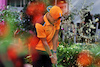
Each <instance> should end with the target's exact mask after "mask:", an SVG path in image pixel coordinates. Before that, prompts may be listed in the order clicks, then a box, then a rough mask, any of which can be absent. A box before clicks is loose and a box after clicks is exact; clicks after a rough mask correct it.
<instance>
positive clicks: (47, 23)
mask: <svg viewBox="0 0 100 67" xmlns="http://www.w3.org/2000/svg"><path fill="white" fill-rule="evenodd" d="M46 15H47V13H46V14H45V15H44V17H43V19H44V21H45V23H46V25H51V24H50V23H49V21H48V20H47V17H46Z"/></svg>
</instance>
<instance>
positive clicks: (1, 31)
mask: <svg viewBox="0 0 100 67" xmlns="http://www.w3.org/2000/svg"><path fill="white" fill-rule="evenodd" d="M8 30H9V26H8V25H7V24H6V23H5V22H0V37H5V36H6V35H7V34H8Z"/></svg>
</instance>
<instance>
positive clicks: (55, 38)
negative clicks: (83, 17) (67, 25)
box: [52, 30, 59, 64]
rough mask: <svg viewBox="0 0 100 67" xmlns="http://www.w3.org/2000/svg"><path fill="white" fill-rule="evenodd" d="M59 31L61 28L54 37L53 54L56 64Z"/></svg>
mask: <svg viewBox="0 0 100 67" xmlns="http://www.w3.org/2000/svg"><path fill="white" fill-rule="evenodd" d="M58 32H59V30H56V32H55V35H54V37H53V40H52V41H53V51H54V53H53V56H54V58H55V64H56V63H57V55H56V51H57V43H58Z"/></svg>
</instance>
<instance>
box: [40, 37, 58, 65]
mask: <svg viewBox="0 0 100 67" xmlns="http://www.w3.org/2000/svg"><path fill="white" fill-rule="evenodd" d="M40 39H41V41H42V43H43V46H44V48H45V50H46V52H47V53H48V55H49V56H52V55H53V54H52V52H51V50H50V48H49V45H48V43H47V40H46V38H40ZM50 59H51V62H52V63H53V64H56V58H55V57H54V56H52V57H51V58H50Z"/></svg>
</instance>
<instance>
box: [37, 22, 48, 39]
mask: <svg viewBox="0 0 100 67" xmlns="http://www.w3.org/2000/svg"><path fill="white" fill-rule="evenodd" d="M35 28H36V32H37V37H38V38H45V37H46V34H45V31H44V28H43V26H42V25H41V24H39V23H36V25H35Z"/></svg>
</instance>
